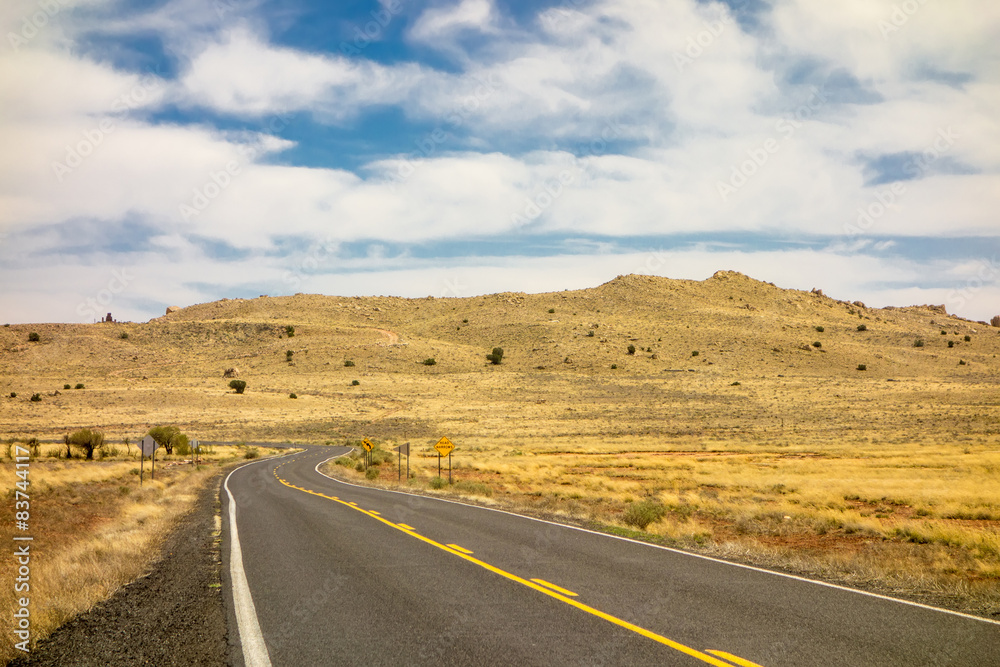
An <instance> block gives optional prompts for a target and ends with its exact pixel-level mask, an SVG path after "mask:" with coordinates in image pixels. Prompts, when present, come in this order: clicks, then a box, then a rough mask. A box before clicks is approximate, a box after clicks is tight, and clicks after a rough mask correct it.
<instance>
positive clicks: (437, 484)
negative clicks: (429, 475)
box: [430, 477, 448, 489]
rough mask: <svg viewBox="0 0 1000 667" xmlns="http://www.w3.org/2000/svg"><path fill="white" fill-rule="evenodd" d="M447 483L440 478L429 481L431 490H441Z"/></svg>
mask: <svg viewBox="0 0 1000 667" xmlns="http://www.w3.org/2000/svg"><path fill="white" fill-rule="evenodd" d="M447 483H448V482H447V481H446V480H445V479H443V478H441V477H435V478H433V479H431V482H430V486H431V488H432V489H443V488H444V487H445V485H446V484H447Z"/></svg>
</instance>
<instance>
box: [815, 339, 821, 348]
mask: <svg viewBox="0 0 1000 667" xmlns="http://www.w3.org/2000/svg"><path fill="white" fill-rule="evenodd" d="M813 347H823V343H821V342H819V341H818V340H817V341H815V342H813Z"/></svg>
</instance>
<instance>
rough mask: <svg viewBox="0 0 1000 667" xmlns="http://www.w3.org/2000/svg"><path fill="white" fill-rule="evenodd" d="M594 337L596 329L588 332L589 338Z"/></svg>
mask: <svg viewBox="0 0 1000 667" xmlns="http://www.w3.org/2000/svg"><path fill="white" fill-rule="evenodd" d="M593 337H594V330H593V329H591V330H590V331H588V332H587V338H593Z"/></svg>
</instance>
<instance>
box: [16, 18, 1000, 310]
mask: <svg viewBox="0 0 1000 667" xmlns="http://www.w3.org/2000/svg"><path fill="white" fill-rule="evenodd" d="M0 26H2V28H3V30H2V33H3V35H4V39H3V43H2V44H0V109H2V111H0V140H2V145H3V146H4V150H3V151H2V154H0V288H2V289H0V313H2V314H0V319H3V320H4V321H5V322H36V321H59V322H87V321H92V320H93V319H94V318H95V317H98V316H103V314H104V313H105V312H108V311H110V312H112V313H114V314H115V316H116V317H117V318H118V319H130V320H138V321H141V320H146V319H149V318H150V317H155V316H158V315H160V314H162V312H163V310H164V308H166V306H168V305H180V306H185V305H190V304H193V303H200V302H205V301H212V300H215V299H220V298H224V297H253V296H257V295H259V294H270V295H280V294H293V293H297V292H308V293H324V294H336V295H366V294H393V295H401V296H409V297H421V296H428V295H431V296H436V297H447V296H472V295H475V294H482V293H488V292H498V291H516V290H521V291H528V292H539V291H550V290H561V289H575V288H582V287H589V286H595V285H597V284H600V283H602V282H605V281H607V280H610V279H612V278H614V277H615V276H616V275H619V274H627V273H648V274H655V275H662V276H667V277H671V278H690V279H704V278H707V277H708V276H710V275H711V274H712V273H713V272H714V271H716V270H719V269H729V270H738V271H742V272H744V273H746V274H748V275H750V276H752V277H754V278H758V279H760V280H767V281H771V282H775V283H776V284H778V285H779V286H782V287H789V288H799V289H810V288H812V287H821V288H823V289H824V291H825V292H826V293H827V294H829V295H831V296H834V297H837V298H841V299H849V300H856V299H860V300H862V301H865V302H866V303H868V304H869V305H876V306H883V305H910V304H922V303H933V304H945V305H946V306H947V307H948V310H949V312H954V313H957V314H959V315H962V316H965V317H969V318H972V319H977V320H979V319H988V318H989V317H991V316H992V315H995V314H997V313H1000V242H998V237H1000V220H998V214H997V211H1000V206H998V204H1000V178H998V167H1000V126H998V120H997V119H998V118H1000V114H998V111H1000V43H998V40H997V39H996V36H997V35H998V34H1000V6H998V5H996V4H995V3H990V2H987V1H986V0H955V1H952V2H947V3H946V2H943V1H941V0H906V1H905V2H883V1H881V0H844V1H842V2H837V3H819V2H815V1H813V0H773V1H771V2H768V1H765V0H728V1H727V2H713V1H707V0H704V1H699V0H657V1H652V0H650V1H645V0H614V1H611V0H604V1H602V0H560V1H558V2H526V1H520V0H516V1H515V0H508V1H502V0H442V1H432V2H424V1H417V0H371V1H363V0H354V1H347V2H337V3H329V2H319V1H318V0H317V1H312V0H293V1H282V2H276V1H268V0H212V1H211V2H205V1H203V0H158V1H152V0H145V1H137V0H136V1H126V2H113V1H106V0H7V1H5V2H4V3H3V6H2V8H0Z"/></svg>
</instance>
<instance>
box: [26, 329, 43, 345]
mask: <svg viewBox="0 0 1000 667" xmlns="http://www.w3.org/2000/svg"><path fill="white" fill-rule="evenodd" d="M28 340H29V341H30V342H32V343H37V342H38V341H40V340H41V336H39V335H38V332H37V331H32V332H31V333H29V334H28Z"/></svg>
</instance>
